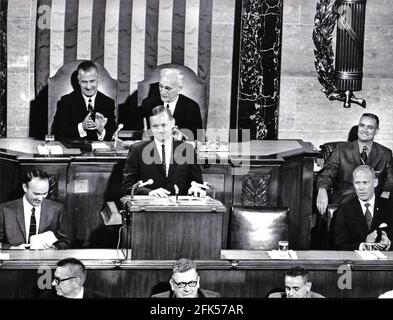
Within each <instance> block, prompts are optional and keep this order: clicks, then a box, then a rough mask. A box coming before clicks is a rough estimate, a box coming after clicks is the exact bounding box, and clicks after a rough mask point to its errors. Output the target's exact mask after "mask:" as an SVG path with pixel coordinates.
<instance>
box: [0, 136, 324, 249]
mask: <svg viewBox="0 0 393 320" xmlns="http://www.w3.org/2000/svg"><path fill="white" fill-rule="evenodd" d="M39 143H43V142H42V141H37V140H33V139H29V138H26V139H21V138H20V139H17V138H3V139H0V202H4V201H8V200H12V199H15V198H17V197H18V196H20V195H21V194H22V190H21V187H20V186H21V182H20V181H21V178H22V176H23V174H24V173H25V172H26V171H28V170H30V169H31V168H33V167H35V168H41V169H43V170H45V171H46V172H48V173H49V174H50V175H51V176H52V187H51V190H52V194H51V195H50V196H51V197H52V199H56V200H57V201H60V202H62V203H64V205H65V208H66V211H67V216H65V217H64V223H65V229H66V232H67V234H68V235H70V237H71V239H72V240H73V245H74V247H75V248H92V247H93V248H104V247H112V248H113V247H115V244H116V240H117V238H116V236H117V232H116V230H112V231H113V232H109V231H108V229H107V228H105V226H104V225H103V222H102V221H101V216H100V214H99V213H100V211H101V210H102V209H103V207H104V204H105V202H107V201H115V202H117V203H119V199H120V197H121V196H122V194H121V181H122V173H123V167H124V161H125V159H126V156H127V150H109V151H107V152H87V153H80V154H68V155H62V156H39V155H37V154H35V150H36V146H37V145H38V144H39ZM317 155H318V152H317V151H316V149H315V148H314V147H313V146H312V144H310V143H307V142H304V141H301V140H275V141H265V140H258V141H251V142H250V143H242V144H231V145H230V152H226V153H225V152H214V151H199V152H198V163H199V164H201V167H202V173H203V179H204V180H205V181H208V182H209V183H210V184H212V185H213V186H214V187H215V193H216V198H217V199H218V200H220V201H221V202H222V203H223V204H224V205H225V207H226V212H225V214H224V218H223V237H222V239H223V240H222V248H227V246H226V245H227V232H228V221H229V214H230V208H231V207H232V206H233V205H250V206H283V207H288V208H289V209H290V213H289V224H290V227H289V241H290V243H291V247H292V248H293V249H308V248H310V230H311V227H312V225H311V215H312V192H313V165H314V158H315V157H316V156H317ZM103 239H104V241H103Z"/></svg>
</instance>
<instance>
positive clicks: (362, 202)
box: [359, 194, 375, 218]
mask: <svg viewBox="0 0 393 320" xmlns="http://www.w3.org/2000/svg"><path fill="white" fill-rule="evenodd" d="M359 202H360V206H361V207H362V211H363V215H366V209H367V208H366V206H365V204H366V203H369V204H370V205H369V206H368V211H370V212H371V216H372V217H373V218H374V206H375V194H374V195H373V197H372V198H371V199H370V200H369V201H363V200H360V199H359Z"/></svg>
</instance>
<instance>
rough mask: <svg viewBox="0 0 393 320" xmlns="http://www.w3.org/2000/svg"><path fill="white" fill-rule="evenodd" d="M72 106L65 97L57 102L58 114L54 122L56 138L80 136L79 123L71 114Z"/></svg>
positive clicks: (53, 131) (53, 127) (53, 129)
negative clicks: (74, 120)
mask: <svg viewBox="0 0 393 320" xmlns="http://www.w3.org/2000/svg"><path fill="white" fill-rule="evenodd" d="M70 108H71V107H70V106H69V104H68V103H67V100H66V99H64V98H63V97H62V98H61V99H60V101H58V102H57V109H56V114H55V117H54V120H53V124H52V133H53V134H54V135H55V137H56V140H59V139H61V138H69V137H75V138H77V137H79V132H78V124H77V123H74V122H73V121H72V119H71V117H70V116H69V112H70V111H69V110H70Z"/></svg>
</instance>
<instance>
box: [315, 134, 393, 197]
mask: <svg viewBox="0 0 393 320" xmlns="http://www.w3.org/2000/svg"><path fill="white" fill-rule="evenodd" d="M361 164H362V162H361V160H360V153H359V145H358V142H357V140H355V141H352V142H347V143H343V144H339V145H337V147H336V148H335V149H334V151H333V152H332V154H331V155H330V157H329V159H328V161H327V162H326V164H325V165H324V167H323V169H322V171H321V173H320V174H319V176H318V179H317V189H319V188H325V189H326V190H329V189H330V188H331V187H333V189H334V194H333V198H332V203H335V204H341V203H344V202H346V201H348V200H349V199H351V198H353V197H355V196H356V194H355V189H354V187H353V184H352V173H353V170H355V168H356V167H357V166H360V165H361ZM366 164H367V165H369V166H370V167H372V168H373V169H374V170H375V171H376V174H377V178H378V181H379V183H378V187H377V188H376V189H375V194H376V195H377V197H378V196H379V195H380V194H381V192H382V191H391V192H392V191H393V160H392V151H391V150H390V149H388V148H386V147H384V146H382V145H380V144H378V143H376V142H374V143H373V145H372V147H371V150H370V152H369V155H368V158H367V162H366Z"/></svg>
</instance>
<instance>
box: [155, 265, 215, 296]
mask: <svg viewBox="0 0 393 320" xmlns="http://www.w3.org/2000/svg"><path fill="white" fill-rule="evenodd" d="M169 284H170V286H171V290H170V291H166V292H162V293H157V294H154V295H152V296H151V297H152V298H219V297H220V294H219V293H218V292H214V291H210V290H205V289H201V288H200V287H199V275H198V272H197V267H196V264H195V263H194V262H193V261H191V260H190V259H184V258H183V259H179V260H177V261H176V262H175V264H174V265H173V270H172V278H171V279H170V280H169Z"/></svg>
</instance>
